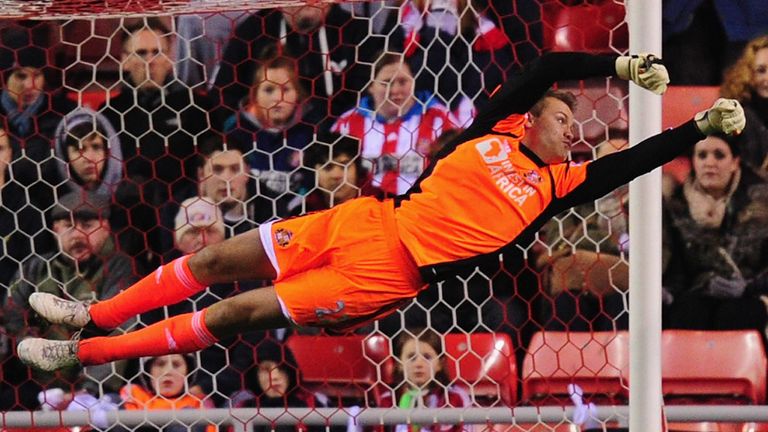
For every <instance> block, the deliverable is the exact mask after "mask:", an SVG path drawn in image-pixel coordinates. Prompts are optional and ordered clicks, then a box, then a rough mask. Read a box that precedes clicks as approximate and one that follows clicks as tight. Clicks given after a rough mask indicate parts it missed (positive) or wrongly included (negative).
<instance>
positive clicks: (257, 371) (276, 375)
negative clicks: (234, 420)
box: [232, 338, 328, 432]
mask: <svg viewBox="0 0 768 432" xmlns="http://www.w3.org/2000/svg"><path fill="white" fill-rule="evenodd" d="M255 351H256V364H255V366H254V367H253V368H251V370H250V371H249V372H248V373H247V376H246V385H247V386H248V387H249V388H248V389H246V390H242V391H239V392H237V393H235V394H233V395H232V406H233V408H244V407H256V408H303V407H307V408H322V407H326V406H328V398H327V397H326V396H325V395H323V394H320V393H310V392H308V391H306V390H305V389H304V388H303V386H302V383H301V374H300V371H299V367H298V364H297V363H296V359H295V357H294V356H293V353H292V352H291V350H290V349H289V348H288V346H287V345H285V344H283V343H279V342H276V341H275V340H274V339H272V338H265V339H262V340H261V341H260V342H258V343H257V344H256V346H255ZM325 430H326V428H325V427H323V426H321V427H311V428H308V427H307V426H305V425H303V424H301V423H299V424H297V425H296V426H295V427H294V426H276V425H272V426H262V427H258V426H257V427H254V432H268V431H274V432H288V431H305V432H306V431H318V432H319V431H325Z"/></svg>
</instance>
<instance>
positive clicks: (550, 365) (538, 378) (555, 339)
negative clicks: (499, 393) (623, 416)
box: [522, 331, 629, 406]
mask: <svg viewBox="0 0 768 432" xmlns="http://www.w3.org/2000/svg"><path fill="white" fill-rule="evenodd" d="M522 380H523V401H524V402H526V403H530V404H533V405H553V404H554V405H561V406H569V405H571V401H570V397H569V395H568V391H567V386H568V384H571V383H575V384H578V385H579V386H581V388H582V389H583V390H584V396H585V400H587V401H606V402H616V403H626V402H627V398H628V380H629V334H628V333H627V332H624V331H620V332H555V331H547V332H539V333H536V334H535V335H534V336H533V338H532V339H531V342H530V344H529V345H528V351H527V352H526V355H525V359H524V361H523V373H522Z"/></svg>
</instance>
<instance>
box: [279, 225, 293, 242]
mask: <svg viewBox="0 0 768 432" xmlns="http://www.w3.org/2000/svg"><path fill="white" fill-rule="evenodd" d="M291 238H293V233H292V232H291V231H290V230H287V229H285V228H278V229H276V230H275V242H276V243H277V245H278V246H280V247H287V246H288V244H289V243H290V242H291Z"/></svg>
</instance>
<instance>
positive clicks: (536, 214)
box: [394, 53, 703, 283]
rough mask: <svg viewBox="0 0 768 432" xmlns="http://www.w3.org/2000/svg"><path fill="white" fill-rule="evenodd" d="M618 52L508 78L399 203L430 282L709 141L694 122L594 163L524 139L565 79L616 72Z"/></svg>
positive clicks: (570, 56)
mask: <svg viewBox="0 0 768 432" xmlns="http://www.w3.org/2000/svg"><path fill="white" fill-rule="evenodd" d="M615 60H616V57H615V56H593V55H589V54H582V53H549V54H545V55H543V56H541V57H540V58H538V59H537V60H536V61H534V62H533V63H532V64H531V65H530V66H529V68H527V69H526V70H525V71H523V72H522V73H521V74H520V75H519V76H517V77H515V78H512V79H510V80H508V81H507V82H506V83H505V84H504V87H503V88H502V89H501V91H499V92H498V93H497V94H495V95H494V96H493V97H492V98H491V99H490V101H489V102H488V105H487V106H486V107H485V108H484V109H483V110H481V112H480V114H479V115H478V117H477V118H476V119H475V121H474V122H473V123H472V125H471V126H470V127H469V128H468V129H467V130H466V131H464V132H462V133H461V134H460V135H459V136H458V137H456V138H455V139H454V140H452V141H451V142H449V143H448V144H447V145H446V146H445V148H443V149H442V150H441V151H440V153H439V154H438V155H437V157H436V158H435V160H434V161H433V163H432V164H431V165H430V166H429V167H428V168H427V170H425V172H424V173H423V174H422V176H421V177H420V178H419V180H418V181H417V183H416V184H415V185H414V186H413V187H412V188H411V189H410V190H409V191H408V192H407V193H406V194H404V195H401V196H399V197H397V198H396V199H395V204H394V207H395V209H394V212H395V221H396V224H397V232H398V236H399V237H400V240H401V241H402V243H403V244H404V245H405V247H406V249H407V250H408V251H409V252H410V254H411V256H412V258H413V259H414V261H415V263H416V265H417V266H418V267H419V272H420V275H421V277H422V279H423V280H424V282H428V283H429V282H434V281H439V280H443V279H445V277H447V276H448V275H452V274H454V273H456V271H459V270H463V269H467V268H471V267H474V266H476V265H478V264H481V263H483V262H485V261H490V260H496V261H498V254H499V253H501V252H504V251H505V250H507V248H515V247H517V246H527V245H528V244H529V243H530V241H531V240H532V239H533V236H534V234H535V233H536V232H537V231H538V230H539V229H541V227H542V226H543V225H544V223H546V222H547V221H548V220H549V219H551V218H552V217H554V216H555V215H557V214H559V213H560V212H562V211H564V210H566V209H568V208H570V207H573V206H575V205H578V204H582V203H585V202H588V201H592V200H595V199H597V198H600V197H602V196H603V195H605V194H606V193H608V192H610V191H612V190H613V189H615V188H616V187H618V186H620V185H623V184H625V183H628V182H629V181H631V180H632V179H634V178H635V177H638V176H640V175H642V174H644V173H647V172H649V171H651V170H652V169H654V168H656V167H659V166H661V165H662V164H663V163H665V162H668V161H670V160H672V159H674V158H675V157H677V156H678V155H680V154H682V153H683V152H684V151H685V150H687V149H689V148H690V147H692V146H693V145H694V144H695V143H696V142H698V141H699V140H700V139H702V138H703V135H702V134H701V132H699V130H698V129H697V128H696V126H695V123H694V122H693V121H689V122H687V123H685V124H684V125H682V126H680V127H678V128H675V129H671V130H668V131H666V132H664V133H662V134H658V135H655V136H653V137H651V138H648V139H646V140H644V141H643V142H641V143H639V144H637V145H635V146H633V147H631V148H630V149H628V150H625V151H621V152H617V153H614V154H611V155H608V156H605V157H603V158H600V159H599V160H596V161H593V162H589V163H583V164H578V163H573V162H565V163H560V164H552V165H547V164H545V163H544V162H543V161H541V159H539V158H538V157H537V156H536V155H535V154H534V153H533V152H532V151H530V150H529V149H528V148H526V147H525V146H524V145H522V144H521V143H520V140H521V139H522V137H523V134H524V129H523V127H522V126H523V123H524V118H523V115H524V114H525V113H527V112H528V111H529V110H530V109H531V107H532V106H533V105H534V104H535V103H536V102H537V101H538V100H539V99H540V98H541V97H542V96H543V95H544V93H545V92H546V90H547V89H549V88H550V87H551V86H552V85H553V84H554V83H555V82H556V81H558V80H573V79H583V78H588V77H593V76H609V75H612V74H613V73H614V63H615Z"/></svg>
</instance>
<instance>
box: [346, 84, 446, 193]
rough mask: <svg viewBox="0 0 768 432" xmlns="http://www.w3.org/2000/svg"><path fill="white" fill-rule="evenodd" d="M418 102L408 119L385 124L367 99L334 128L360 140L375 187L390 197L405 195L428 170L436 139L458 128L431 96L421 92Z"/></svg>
mask: <svg viewBox="0 0 768 432" xmlns="http://www.w3.org/2000/svg"><path fill="white" fill-rule="evenodd" d="M416 98H417V100H418V102H417V103H416V104H414V106H413V107H412V108H411V109H410V110H409V111H408V112H407V113H406V114H405V115H403V116H402V117H397V118H395V119H391V120H389V121H385V120H384V119H383V118H381V117H380V116H377V115H376V113H375V111H374V110H373V109H372V108H371V105H372V102H371V98H370V96H366V97H364V98H363V99H362V100H361V101H360V107H358V108H354V109H351V110H349V111H347V112H345V113H344V114H342V115H341V117H340V118H339V119H338V120H337V121H336V123H335V124H334V125H333V126H332V127H331V130H332V131H333V132H336V133H340V134H342V135H349V136H352V137H355V138H357V139H359V140H360V146H361V149H360V155H361V156H362V158H363V160H365V161H367V162H368V163H370V166H369V168H370V169H371V172H372V173H373V185H374V186H376V187H379V188H381V189H382V190H383V191H384V192H386V193H388V194H401V193H405V192H406V191H407V190H408V188H410V187H411V185H412V184H413V183H415V182H416V179H418V178H419V175H421V172H422V171H423V170H424V168H425V167H426V166H427V163H428V162H429V161H428V160H427V156H428V155H429V153H430V149H431V147H432V144H433V143H434V141H435V139H436V138H437V137H439V136H440V135H441V134H442V133H443V132H444V131H447V130H450V129H455V128H456V125H457V124H458V122H457V121H456V119H454V117H453V115H452V114H451V112H450V110H449V109H448V108H446V107H445V106H444V105H442V104H440V103H439V102H436V101H434V98H432V97H430V95H429V94H426V93H422V92H419V93H418V94H417V95H416ZM425 101H426V102H425Z"/></svg>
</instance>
